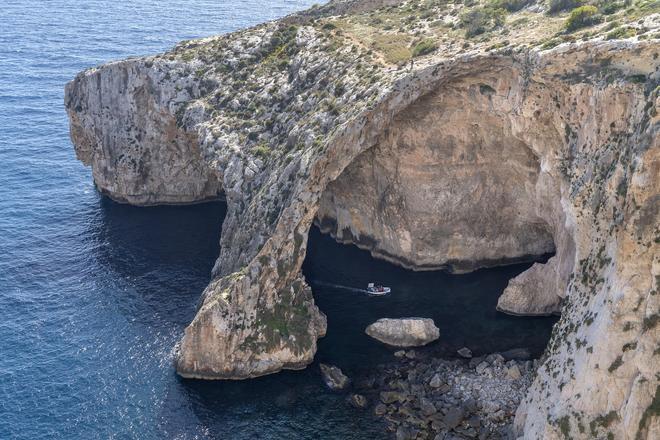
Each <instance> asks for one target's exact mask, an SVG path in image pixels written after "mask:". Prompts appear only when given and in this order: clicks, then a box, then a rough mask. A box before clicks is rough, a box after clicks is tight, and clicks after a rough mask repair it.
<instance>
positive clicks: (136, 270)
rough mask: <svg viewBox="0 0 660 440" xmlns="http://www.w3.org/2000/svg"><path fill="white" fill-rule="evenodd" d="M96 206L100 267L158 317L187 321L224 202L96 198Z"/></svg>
mask: <svg viewBox="0 0 660 440" xmlns="http://www.w3.org/2000/svg"><path fill="white" fill-rule="evenodd" d="M100 207H101V209H100V217H101V221H100V222H98V224H99V226H98V231H97V234H95V235H96V239H97V241H98V252H97V253H96V254H97V255H98V258H99V260H100V263H101V267H104V268H107V270H109V271H113V272H114V274H115V277H116V278H120V279H123V280H125V281H127V282H128V283H130V285H131V287H132V288H134V290H135V292H134V294H135V295H136V296H138V297H139V300H140V301H142V302H143V303H145V304H148V305H149V306H151V307H152V308H153V309H154V310H152V312H154V316H157V317H158V319H166V320H170V321H172V322H174V323H177V324H179V325H187V324H188V323H189V322H190V320H191V319H192V317H193V316H194V311H195V304H196V301H197V298H198V297H199V295H200V293H201V292H202V290H203V289H204V288H205V287H206V285H207V284H208V282H209V280H210V274H211V269H212V267H213V263H214V262H215V259H216V258H217V256H218V254H219V250H220V232H221V228H222V222H223V220H224V217H225V214H226V205H225V204H224V203H221V202H216V203H204V204H199V205H190V206H154V207H146V208H138V207H134V206H129V205H124V204H119V203H115V202H113V201H112V200H110V199H108V198H107V197H102V198H101V200H100ZM129 304H130V301H129ZM128 313H134V311H128Z"/></svg>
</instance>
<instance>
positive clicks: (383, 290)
mask: <svg viewBox="0 0 660 440" xmlns="http://www.w3.org/2000/svg"><path fill="white" fill-rule="evenodd" d="M391 291H392V289H390V288H389V287H383V286H380V285H378V286H377V285H375V284H374V283H369V284H368V285H367V293H368V294H369V295H372V296H380V295H387V294H388V293H390V292H391Z"/></svg>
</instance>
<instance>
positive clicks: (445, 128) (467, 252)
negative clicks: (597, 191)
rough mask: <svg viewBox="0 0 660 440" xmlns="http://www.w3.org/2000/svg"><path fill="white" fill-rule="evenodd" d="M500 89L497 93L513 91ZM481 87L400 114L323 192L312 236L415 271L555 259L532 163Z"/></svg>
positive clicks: (451, 87)
mask: <svg viewBox="0 0 660 440" xmlns="http://www.w3.org/2000/svg"><path fill="white" fill-rule="evenodd" d="M511 79H514V80H515V78H511ZM482 81H483V82H482ZM506 81H507V80H506V79H503V80H502V81H500V84H498V90H499V91H500V92H501V93H505V92H504V91H508V93H511V91H513V90H515V89H516V88H517V87H518V84H515V83H513V84H512V83H506V84H505V82H506ZM489 82H490V81H489V78H488V77H487V76H485V77H483V78H480V77H479V76H477V77H470V78H465V79H457V80H456V81H453V82H452V83H451V84H448V85H446V86H444V87H442V88H440V89H438V90H435V91H433V92H431V93H429V94H428V95H426V96H424V97H422V98H421V99H419V100H418V101H416V102H415V103H413V104H412V105H411V106H409V107H408V108H407V109H406V110H405V111H403V112H401V113H399V114H398V115H397V116H396V117H395V118H394V119H393V120H392V122H391V124H390V125H389V126H388V129H387V132H386V133H385V134H384V135H383V136H382V140H381V141H379V143H378V144H377V145H376V146H374V147H373V148H371V149H369V150H368V151H366V152H365V153H363V154H361V155H360V156H359V157H358V158H356V160H355V161H354V162H353V163H351V164H350V165H349V166H348V167H347V168H346V170H345V171H344V172H343V173H342V175H341V176H340V177H339V178H338V179H337V180H335V181H334V182H332V183H330V185H328V188H327V190H326V192H324V194H323V197H322V199H321V205H320V207H319V212H318V218H319V224H320V226H321V229H322V230H323V231H325V232H330V233H331V234H332V235H333V236H334V237H336V238H337V239H338V240H339V241H341V242H345V243H356V244H358V246H360V247H362V248H364V249H368V250H370V251H371V252H372V254H374V255H375V256H378V257H381V258H385V259H387V260H390V261H393V262H395V263H397V264H400V265H403V266H405V267H408V268H411V269H415V270H424V269H427V270H429V269H439V268H443V269H449V270H452V271H454V272H468V271H472V270H475V269H478V268H480V267H487V266H494V265H499V264H504V263H507V262H515V261H519V260H524V259H527V258H529V257H530V256H538V255H542V254H545V253H551V252H554V243H553V238H552V228H551V226H549V225H548V224H547V223H546V220H545V219H544V217H543V213H542V212H540V209H539V205H540V203H541V202H542V199H541V198H540V197H539V194H538V193H543V192H545V191H546V189H545V188H543V187H540V188H539V187H537V183H539V173H540V172H541V170H540V162H539V159H538V157H537V156H536V155H535V154H534V151H533V150H532V149H531V148H530V146H528V145H526V144H525V142H524V141H523V140H522V139H520V137H516V136H515V135H514V133H513V132H512V128H515V126H514V125H513V124H512V121H511V117H512V115H511V112H510V111H506V112H505V111H501V110H504V109H500V108H498V107H500V106H502V104H503V103H502V100H503V99H502V98H503V97H504V96H505V95H502V96H497V93H498V91H497V90H495V89H493V88H492V87H491V86H489V85H487V83H489ZM505 105H506V104H505ZM506 110H510V109H506ZM539 186H540V185H539Z"/></svg>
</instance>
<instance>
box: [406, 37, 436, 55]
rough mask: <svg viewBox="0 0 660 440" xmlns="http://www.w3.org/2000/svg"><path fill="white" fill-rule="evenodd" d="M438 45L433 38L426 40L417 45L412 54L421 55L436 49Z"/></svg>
mask: <svg viewBox="0 0 660 440" xmlns="http://www.w3.org/2000/svg"><path fill="white" fill-rule="evenodd" d="M437 48H438V46H437V45H436V44H435V42H434V41H433V40H424V41H421V42H419V43H417V44H416V45H415V47H413V50H412V56H414V57H419V56H422V55H426V54H429V53H431V52H433V51H435V50H436V49H437Z"/></svg>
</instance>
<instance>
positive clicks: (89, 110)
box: [65, 59, 222, 205]
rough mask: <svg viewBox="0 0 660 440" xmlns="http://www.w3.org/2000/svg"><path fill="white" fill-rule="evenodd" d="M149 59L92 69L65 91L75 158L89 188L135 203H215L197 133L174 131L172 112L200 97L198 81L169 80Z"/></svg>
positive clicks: (216, 190)
mask: <svg viewBox="0 0 660 440" xmlns="http://www.w3.org/2000/svg"><path fill="white" fill-rule="evenodd" d="M152 66H153V62H152V61H150V60H148V59H147V60H144V59H143V60H128V61H119V62H115V63H111V64H107V65H105V66H103V67H102V68H99V69H90V70H88V71H86V72H85V74H84V75H80V76H78V77H77V78H76V79H75V80H74V81H72V82H70V83H69V84H67V86H66V91H65V95H66V102H65V105H66V107H67V112H68V114H69V121H70V124H71V128H70V131H71V140H72V141H73V144H74V145H75V147H76V156H77V157H78V159H79V160H81V161H82V162H83V163H84V164H85V165H88V166H90V167H91V168H92V175H93V177H94V183H95V184H96V186H97V188H99V190H100V191H101V192H103V193H104V194H107V195H108V196H110V197H111V198H113V199H114V200H117V201H120V202H125V203H131V204H133V205H155V204H185V203H197V202H202V201H205V200H213V199H217V198H218V197H219V196H220V195H221V193H222V183H221V180H220V179H219V177H218V175H217V174H216V172H215V171H214V170H213V169H212V168H209V167H208V166H207V165H206V164H205V163H204V162H203V161H202V156H201V155H202V152H201V148H200V142H199V139H198V133H197V132H196V131H194V130H185V129H183V128H181V127H180V126H178V125H177V120H176V115H175V114H174V109H175V106H176V105H177V104H180V103H183V102H187V101H189V100H190V99H192V98H193V97H194V95H195V94H196V93H197V94H199V84H198V81H194V80H192V79H189V78H181V79H180V80H179V81H171V78H169V77H167V73H166V72H165V71H158V70H156V69H153V68H152Z"/></svg>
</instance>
